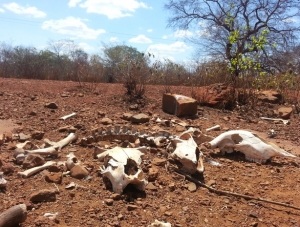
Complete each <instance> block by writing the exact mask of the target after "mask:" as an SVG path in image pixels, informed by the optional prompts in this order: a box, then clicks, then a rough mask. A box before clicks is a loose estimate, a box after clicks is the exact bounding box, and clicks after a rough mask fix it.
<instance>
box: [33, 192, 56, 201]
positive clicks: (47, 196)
mask: <svg viewBox="0 0 300 227" xmlns="http://www.w3.org/2000/svg"><path fill="white" fill-rule="evenodd" d="M56 193H57V191H56V190H50V189H43V190H40V191H37V192H34V193H32V194H31V195H30V199H29V200H30V201H31V202H33V203H38V202H55V201H56Z"/></svg>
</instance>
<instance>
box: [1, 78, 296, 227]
mask: <svg viewBox="0 0 300 227" xmlns="http://www.w3.org/2000/svg"><path fill="white" fill-rule="evenodd" d="M0 88H1V89H0V133H1V134H2V133H3V132H5V133H6V135H10V139H9V141H5V142H4V143H3V144H1V145H0V167H1V170H0V172H1V171H2V172H4V178H5V179H6V180H7V184H6V187H5V188H2V189H0V204H1V205H0V213H1V212H4V211H6V210H7V209H9V208H10V207H12V206H14V205H16V204H21V203H25V204H26V205H27V218H26V220H25V221H24V222H23V223H20V224H19V226H21V227H29V226H43V227H46V226H72V227H77V226H82V227H92V226H103V227H109V226H122V227H123V226H124V227H126V226H149V225H151V223H152V222H154V220H155V219H157V220H159V221H164V222H169V223H170V224H171V225H172V226H177V227H179V226H183V227H185V226H209V227H213V226H218V227H219V226H259V227H263V226H266V227H270V226H274V227H275V226H277V227H284V226H286V227H296V226H300V170H299V156H300V151H299V145H300V140H299V129H300V122H299V115H297V114H293V115H292V116H291V119H290V124H289V125H284V124H282V123H281V122H272V121H265V120H261V119H260V117H261V116H268V115H270V114H269V113H272V112H273V110H274V109H276V108H277V105H275V104H267V103H258V105H257V106H256V108H255V109H251V108H248V109H243V108H242V107H241V108H239V109H235V110H233V111H228V110H219V109H213V108H210V107H205V106H200V105H199V107H198V113H197V116H193V117H182V118H178V117H176V116H174V115H170V114H168V113H165V112H163V111H162V104H161V103H162V95H163V92H164V87H163V86H147V89H146V98H145V100H144V101H143V102H141V101H140V102H139V103H137V105H132V104H130V103H128V102H127V101H126V100H125V98H124V97H125V96H124V93H125V90H124V88H123V86H122V85H121V84H97V85H95V84H83V86H82V87H80V86H79V84H78V83H76V82H70V81H67V82H59V81H39V80H18V79H4V78H0ZM171 91H172V92H173V93H178V94H183V95H187V96H190V95H191V93H190V88H187V87H172V88H171ZM47 103H55V104H56V105H57V108H56V109H51V108H47V107H45V105H46V104H47ZM72 112H76V113H77V115H76V116H74V117H71V118H69V119H66V120H61V119H60V118H61V117H62V116H65V115H68V114H70V113H72ZM124 113H131V114H137V113H144V114H147V115H148V116H149V117H150V121H149V122H147V123H141V124H134V125H133V127H136V128H137V129H138V130H144V131H146V132H151V131H155V130H166V131H168V132H170V133H172V134H174V135H178V134H180V133H181V132H182V131H184V130H185V129H186V128H185V127H183V126H181V125H178V124H169V123H170V120H180V121H181V122H185V123H186V124H187V125H190V126H193V127H195V128H199V129H200V130H202V132H205V129H206V128H209V127H212V126H214V125H217V124H219V125H220V126H221V130H220V131H210V132H208V133H207V134H208V135H211V136H213V137H215V136H217V135H219V134H220V133H222V132H224V131H226V130H229V129H245V130H250V131H253V132H256V133H258V134H260V135H261V136H262V137H265V138H266V139H267V140H269V141H271V142H273V143H276V144H277V145H279V146H280V147H281V148H284V149H285V150H287V151H289V152H290V153H292V154H294V155H296V156H297V158H282V157H275V158H272V159H271V160H270V161H268V162H267V163H266V164H259V163H253V162H249V161H246V160H245V157H244V155H243V154H241V153H238V152H234V153H232V154H226V155H222V154H221V153H220V152H219V151H218V149H214V150H210V149H207V150H205V151H203V152H204V156H205V157H207V158H209V159H211V160H214V161H216V162H219V163H220V164H222V166H214V165H210V164H209V163H207V162H205V163H204V165H205V172H204V174H203V176H201V177H199V176H195V177H196V179H197V180H198V181H201V182H202V183H205V184H206V185H208V186H210V187H211V188H212V189H215V190H217V191H214V190H210V189H209V188H205V187H203V186H201V185H195V183H194V182H191V181H190V180H189V178H188V177H185V176H183V175H182V174H179V173H176V172H175V171H173V170H172V169H170V168H167V165H166V163H168V161H167V160H168V153H167V152H166V149H165V147H158V148H155V147H152V148H151V150H150V151H149V152H147V153H146V154H145V156H144V157H143V160H144V163H145V165H144V166H143V171H144V174H145V176H146V178H148V177H149V170H151V171H152V172H153V171H154V172H156V173H157V175H156V176H155V177H151V181H149V184H148V185H147V187H146V190H145V191H144V192H141V191H138V190H136V189H135V188H134V187H132V186H131V185H129V186H128V187H126V188H125V189H124V192H123V193H122V194H121V195H117V194H116V193H114V192H112V191H111V190H109V189H108V188H107V187H106V184H105V182H104V181H103V178H102V177H101V174H100V173H99V168H100V166H102V165H103V163H101V162H100V161H98V160H97V159H95V158H94V149H95V146H100V147H109V148H112V147H115V146H117V145H120V144H121V143H122V142H124V141H117V140H115V141H101V142H98V144H97V143H96V142H91V143H90V144H88V145H83V144H82V142H81V141H82V138H86V137H88V136H89V135H91V132H92V130H93V129H94V128H97V127H104V128H105V127H107V125H104V123H105V122H103V121H102V120H103V118H109V119H110V120H111V121H112V122H111V125H121V126H122V125H131V123H130V122H129V121H127V120H124V119H123V115H124ZM271 115H272V114H271ZM157 117H159V118H160V119H163V120H168V121H166V122H165V123H158V122H156V121H155V119H157ZM271 129H273V130H275V132H276V136H275V137H274V138H268V135H267V133H268V131H269V130H271ZM70 130H72V131H74V132H75V133H76V135H77V136H78V139H77V140H76V141H75V142H73V143H71V144H69V145H67V146H66V147H64V148H63V149H62V150H61V151H60V152H59V154H58V156H57V157H55V156H54V157H47V159H51V160H53V161H55V162H59V161H65V160H66V158H67V155H68V154H69V153H70V152H73V153H74V154H75V155H76V157H77V158H78V160H79V161H80V162H81V163H82V164H83V165H85V166H86V167H87V169H88V171H89V174H88V177H87V178H84V179H76V178H73V177H71V176H70V175H69V174H67V173H65V172H66V170H65V169H59V168H58V173H59V174H60V176H62V178H61V182H60V181H59V180H58V181H56V180H57V179H56V180H55V179H54V181H52V182H51V181H49V180H46V176H47V175H49V170H47V169H46V170H43V171H40V172H38V173H36V174H35V175H33V176H30V177H28V178H22V177H20V176H19V174H18V172H22V171H24V169H23V167H22V165H19V164H17V163H16V160H15V158H14V149H15V147H16V145H17V144H19V143H21V142H22V141H24V140H26V139H27V140H30V141H31V142H32V144H35V145H37V146H42V145H43V143H44V139H45V138H47V139H49V140H51V141H59V140H61V139H63V138H65V137H66V136H67V135H68V134H69V131H70ZM10 132H11V134H9V133H10ZM37 132H38V133H37ZM39 133H42V135H43V136H32V135H37V134H39ZM39 135H40V134H39ZM146 145H147V144H146ZM52 169H53V168H52ZM54 169H55V168H54ZM197 177H198V178H197ZM70 183H74V186H73V187H68V186H69V185H70ZM41 190H49V191H53V190H54V191H55V194H54V195H51V196H52V197H51V198H52V199H49V200H48V201H40V202H36V201H34V200H32V197H33V194H34V193H36V192H39V191H41ZM218 191H226V192H228V193H227V194H226V193H219V192H218ZM240 195H244V196H240ZM270 201H271V202H270ZM45 213H50V214H56V216H55V217H54V219H53V220H51V219H50V218H48V217H45V216H44V214H45Z"/></svg>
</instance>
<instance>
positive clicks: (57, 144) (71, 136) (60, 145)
mask: <svg viewBox="0 0 300 227" xmlns="http://www.w3.org/2000/svg"><path fill="white" fill-rule="evenodd" d="M76 139H77V136H76V135H75V133H70V134H69V135H68V136H67V137H66V138H64V139H62V140H60V141H58V142H52V141H50V140H48V139H44V141H45V143H47V144H50V145H51V146H53V147H55V148H56V149H58V151H60V150H61V149H62V148H63V147H65V146H66V145H68V144H69V143H71V142H72V141H74V140H76Z"/></svg>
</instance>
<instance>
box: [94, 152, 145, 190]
mask: <svg viewBox="0 0 300 227" xmlns="http://www.w3.org/2000/svg"><path fill="white" fill-rule="evenodd" d="M144 149H145V148H144V147H142V148H122V147H115V148H113V149H110V150H107V151H104V152H103V153H101V154H98V155H97V157H98V159H99V160H100V161H104V166H103V167H101V169H100V170H101V174H102V175H103V177H106V178H108V179H109V181H110V183H111V185H112V190H113V191H114V192H116V193H122V192H123V189H124V188H125V187H126V186H127V185H128V184H133V185H134V186H135V187H136V188H137V189H139V190H141V191H144V190H145V186H146V185H147V183H148V182H147V181H146V180H145V178H144V173H143V171H142V170H141V169H140V168H139V167H140V164H141V162H142V159H141V156H142V155H143V153H142V152H141V150H144Z"/></svg>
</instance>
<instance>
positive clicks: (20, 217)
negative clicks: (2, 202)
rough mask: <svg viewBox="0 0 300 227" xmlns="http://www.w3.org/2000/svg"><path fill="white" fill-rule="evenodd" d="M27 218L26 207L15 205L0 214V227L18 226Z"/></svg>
mask: <svg viewBox="0 0 300 227" xmlns="http://www.w3.org/2000/svg"><path fill="white" fill-rule="evenodd" d="M26 218H27V207H26V205H25V204H18V205H15V206H13V207H11V208H9V209H8V210H6V211H4V212H3V213H1V214H0V227H13V226H19V223H22V222H24V221H25V220H26Z"/></svg>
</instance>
